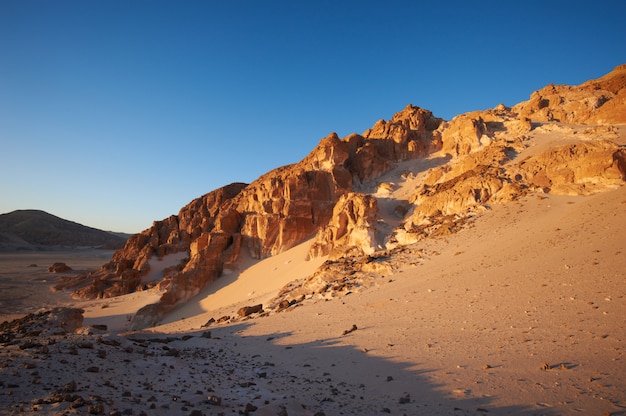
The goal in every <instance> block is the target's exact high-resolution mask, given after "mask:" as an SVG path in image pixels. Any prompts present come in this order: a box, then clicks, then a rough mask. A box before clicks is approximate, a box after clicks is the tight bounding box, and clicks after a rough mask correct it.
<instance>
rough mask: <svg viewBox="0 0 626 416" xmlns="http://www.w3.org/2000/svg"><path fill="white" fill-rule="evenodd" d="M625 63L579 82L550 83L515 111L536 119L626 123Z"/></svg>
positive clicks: (567, 121) (588, 122)
mask: <svg viewBox="0 0 626 416" xmlns="http://www.w3.org/2000/svg"><path fill="white" fill-rule="evenodd" d="M625 107H626V65H620V66H618V67H616V68H615V69H614V70H613V71H612V72H610V73H609V74H607V75H605V76H603V77H601V78H598V79H596V80H591V81H587V82H585V83H583V84H581V85H578V86H567V85H554V84H550V85H548V86H546V87H544V88H542V89H541V90H539V91H535V92H534V93H532V94H531V96H530V100H528V101H525V102H522V103H519V104H518V105H516V106H514V107H513V111H515V112H516V113H518V114H519V116H520V117H527V118H530V119H532V120H535V121H544V122H546V121H560V122H564V123H586V124H594V123H595V124H602V123H626V112H625V111H624V108H625Z"/></svg>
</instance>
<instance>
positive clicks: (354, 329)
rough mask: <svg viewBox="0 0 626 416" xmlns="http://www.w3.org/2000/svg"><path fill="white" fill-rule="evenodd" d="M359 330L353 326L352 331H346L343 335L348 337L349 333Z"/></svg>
mask: <svg viewBox="0 0 626 416" xmlns="http://www.w3.org/2000/svg"><path fill="white" fill-rule="evenodd" d="M357 329H358V328H357V326H356V325H352V328H350V329H346V330H345V331H343V335H348V334H349V333H351V332H354V331H356V330H357Z"/></svg>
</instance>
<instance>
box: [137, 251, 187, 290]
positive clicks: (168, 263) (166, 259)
mask: <svg viewBox="0 0 626 416" xmlns="http://www.w3.org/2000/svg"><path fill="white" fill-rule="evenodd" d="M188 256H189V254H188V253H187V251H182V252H179V253H173V254H168V255H167V256H163V257H162V258H158V257H152V258H151V259H150V260H148V264H149V265H150V272H149V273H148V274H147V275H146V276H144V277H143V279H142V281H143V282H144V283H147V282H154V281H156V280H161V279H163V271H164V270H165V269H167V268H168V267H173V266H176V265H177V264H179V263H180V261H181V260H182V259H184V258H185V257H188Z"/></svg>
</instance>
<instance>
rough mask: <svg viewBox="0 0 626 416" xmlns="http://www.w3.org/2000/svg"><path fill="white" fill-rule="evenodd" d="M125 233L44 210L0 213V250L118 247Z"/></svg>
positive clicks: (121, 243)
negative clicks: (114, 231) (83, 223)
mask: <svg viewBox="0 0 626 416" xmlns="http://www.w3.org/2000/svg"><path fill="white" fill-rule="evenodd" d="M127 238H128V236H127V235H124V234H121V233H112V232H108V231H102V230H98V229H96V228H92V227H87V226H85V225H81V224H78V223H76V222H72V221H68V220H64V219H63V218H59V217H57V216H54V215H52V214H49V213H47V212H45V211H40V210H33V209H28V210H17V211H13V212H9V213H8V214H1V215H0V250H2V251H12V250H35V249H45V248H53V247H59V246H63V247H102V248H110V249H118V248H121V247H123V246H124V243H125V242H126V240H127Z"/></svg>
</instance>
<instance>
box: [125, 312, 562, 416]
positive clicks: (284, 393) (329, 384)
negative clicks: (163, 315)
mask: <svg viewBox="0 0 626 416" xmlns="http://www.w3.org/2000/svg"><path fill="white" fill-rule="evenodd" d="M258 319H263V318H258ZM254 325H255V324H254V323H253V322H245V323H236V324H232V325H226V326H219V327H213V328H210V332H211V334H212V335H211V338H210V339H208V340H206V339H204V338H203V337H201V335H202V333H203V332H204V334H205V335H206V331H198V332H189V333H186V338H187V340H186V341H185V342H183V341H180V344H179V345H180V346H181V347H183V346H184V345H190V344H189V342H190V341H189V340H190V339H194V340H202V341H201V342H200V343H196V342H191V344H195V346H196V347H198V346H199V345H205V348H213V349H219V350H220V351H222V350H227V351H230V352H231V353H232V356H233V359H234V360H235V361H236V362H237V363H240V364H241V367H246V368H253V369H254V371H252V372H250V371H248V372H247V374H248V378H247V379H243V380H242V379H237V378H236V374H237V373H235V374H233V376H232V377H233V380H232V386H231V387H228V386H226V388H225V389H224V388H223V387H222V390H221V391H220V389H219V388H218V387H217V386H215V387H214V388H213V391H215V394H218V395H222V396H223V397H224V398H225V399H226V400H227V401H228V400H230V401H232V402H235V401H237V400H239V401H242V400H246V398H245V397H243V396H246V397H248V398H249V397H254V398H255V400H254V402H253V404H254V405H255V406H258V407H259V410H260V411H261V413H260V414H275V413H263V412H262V411H263V408H264V407H263V406H264V405H265V407H267V405H268V404H269V403H274V404H276V403H287V402H294V401H295V402H297V403H298V407H299V408H298V409H297V410H299V411H298V412H295V411H294V410H293V407H292V408H291V410H290V411H288V413H285V414H289V415H292V416H293V414H302V415H305V414H306V415H309V414H310V415H322V414H324V415H376V414H396V415H477V414H489V415H538V414H541V415H556V414H557V413H553V412H552V411H551V410H550V409H547V408H546V409H537V408H536V407H535V408H530V407H520V406H509V407H495V406H494V405H493V404H492V400H491V398H489V397H473V396H472V391H471V386H465V388H458V389H455V390H453V391H452V392H450V391H443V389H442V386H441V385H438V384H436V383H435V382H433V381H432V377H429V375H430V374H431V373H435V372H441V369H437V368H422V366H421V365H420V364H419V357H415V361H414V362H405V361H395V360H391V359H387V358H382V357H380V356H377V354H376V351H364V350H362V349H359V348H358V347H357V346H354V345H346V343H348V344H349V336H350V334H346V335H344V336H339V337H335V338H326V339H319V340H316V341H314V342H307V343H297V342H292V341H291V340H290V338H292V335H293V333H291V332H277V333H267V334H262V335H259V334H256V335H248V333H249V332H254V331H250V330H253V329H254ZM359 331H367V328H363V329H360V328H359ZM146 335H147V334H146ZM190 335H191V336H193V338H190ZM137 336H139V337H141V335H140V334H138V335H137ZM150 336H152V337H156V336H157V335H156V334H153V335H150ZM158 336H166V337H171V336H174V337H180V336H181V334H167V333H165V334H159V335H158ZM243 363H245V365H243ZM416 363H418V364H416ZM236 365H237V366H238V364H236ZM240 377H241V376H240ZM229 379H230V377H229ZM241 386H247V387H248V388H250V389H253V390H255V391H253V392H247V393H246V392H244V391H242V389H241ZM494 396H497V392H495V393H494ZM205 410H206V411H208V412H211V411H213V410H214V409H213V408H211V407H210V406H209V407H208V408H206V409H205ZM206 414H213V413H206ZM216 414H217V413H216ZM251 414H254V413H251Z"/></svg>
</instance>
